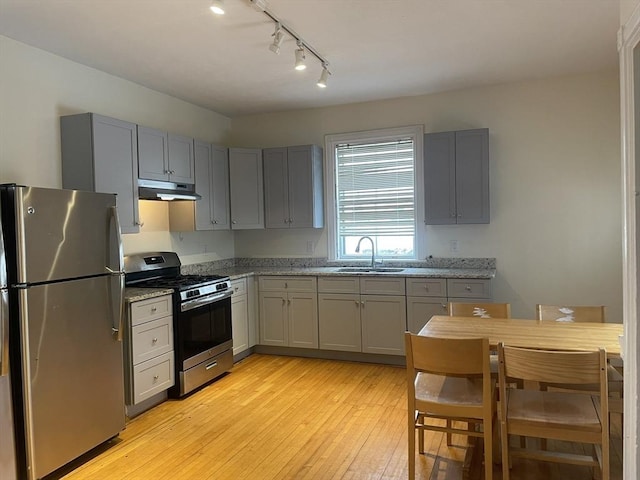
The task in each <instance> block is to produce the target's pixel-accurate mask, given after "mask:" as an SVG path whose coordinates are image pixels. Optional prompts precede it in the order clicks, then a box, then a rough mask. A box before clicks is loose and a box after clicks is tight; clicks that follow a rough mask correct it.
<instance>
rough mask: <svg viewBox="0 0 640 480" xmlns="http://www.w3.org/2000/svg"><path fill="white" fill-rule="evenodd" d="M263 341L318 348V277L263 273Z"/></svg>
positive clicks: (260, 290)
mask: <svg viewBox="0 0 640 480" xmlns="http://www.w3.org/2000/svg"><path fill="white" fill-rule="evenodd" d="M258 290H259V295H258V297H259V303H260V344H262V345H273V346H280V347H298V348H318V294H317V284H316V277H280V276H273V277H270V276H263V277H259V283H258Z"/></svg>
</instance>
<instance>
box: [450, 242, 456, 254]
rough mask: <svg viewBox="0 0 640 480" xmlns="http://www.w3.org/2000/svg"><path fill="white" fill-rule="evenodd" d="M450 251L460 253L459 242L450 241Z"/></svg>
mask: <svg viewBox="0 0 640 480" xmlns="http://www.w3.org/2000/svg"><path fill="white" fill-rule="evenodd" d="M449 251H450V252H451V253H458V240H449Z"/></svg>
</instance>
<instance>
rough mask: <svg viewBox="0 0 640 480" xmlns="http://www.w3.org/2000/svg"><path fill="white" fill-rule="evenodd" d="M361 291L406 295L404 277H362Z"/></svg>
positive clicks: (364, 292) (372, 293)
mask: <svg viewBox="0 0 640 480" xmlns="http://www.w3.org/2000/svg"><path fill="white" fill-rule="evenodd" d="M360 293H362V294H368V295H404V277H384V278H382V277H360Z"/></svg>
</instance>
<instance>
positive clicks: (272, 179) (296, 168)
mask: <svg viewBox="0 0 640 480" xmlns="http://www.w3.org/2000/svg"><path fill="white" fill-rule="evenodd" d="M262 156H263V162H264V198H265V200H264V202H265V205H264V207H265V227H266V228H322V227H323V226H324V215H323V186H322V148H320V147H319V146H317V145H303V146H296V147H282V148H267V149H264V150H263V154H262Z"/></svg>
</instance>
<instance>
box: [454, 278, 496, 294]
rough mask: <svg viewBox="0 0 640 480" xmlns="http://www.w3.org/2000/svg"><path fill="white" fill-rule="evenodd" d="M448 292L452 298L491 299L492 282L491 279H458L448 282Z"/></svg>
mask: <svg viewBox="0 0 640 480" xmlns="http://www.w3.org/2000/svg"><path fill="white" fill-rule="evenodd" d="M447 292H448V295H447V296H448V297H449V299H451V298H487V299H490V298H491V280H489V279H477V278H472V279H457V278H450V279H448V280H447Z"/></svg>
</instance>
